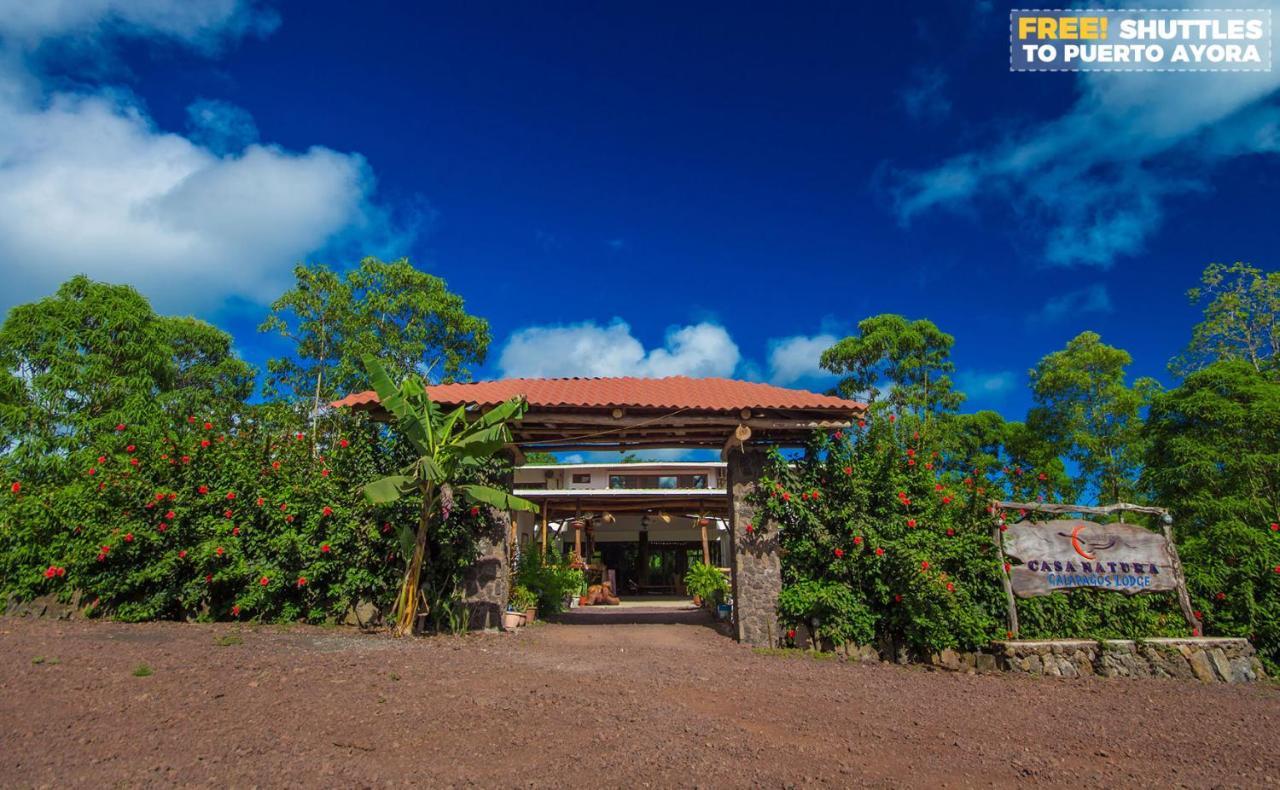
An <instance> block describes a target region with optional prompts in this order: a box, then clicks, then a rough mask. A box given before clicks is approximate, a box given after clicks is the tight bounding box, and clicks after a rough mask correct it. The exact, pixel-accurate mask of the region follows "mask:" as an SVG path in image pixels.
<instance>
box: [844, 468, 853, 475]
mask: <svg viewBox="0 0 1280 790" xmlns="http://www.w3.org/2000/svg"><path fill="white" fill-rule="evenodd" d="M844 473H845V475H851V474H853V467H852V466H846V467H845V468H844Z"/></svg>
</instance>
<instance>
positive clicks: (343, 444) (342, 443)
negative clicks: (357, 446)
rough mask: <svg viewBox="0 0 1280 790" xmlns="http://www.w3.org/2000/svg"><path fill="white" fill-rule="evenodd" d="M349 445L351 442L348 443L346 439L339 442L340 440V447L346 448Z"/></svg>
mask: <svg viewBox="0 0 1280 790" xmlns="http://www.w3.org/2000/svg"><path fill="white" fill-rule="evenodd" d="M348 444H350V442H348V441H347V440H346V439H339V440H338V446H339V447H346V446H347V445H348Z"/></svg>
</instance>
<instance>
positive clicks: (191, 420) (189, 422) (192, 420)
mask: <svg viewBox="0 0 1280 790" xmlns="http://www.w3.org/2000/svg"><path fill="white" fill-rule="evenodd" d="M195 422H196V418H195V417H194V416H191V417H187V424H188V425H195Z"/></svg>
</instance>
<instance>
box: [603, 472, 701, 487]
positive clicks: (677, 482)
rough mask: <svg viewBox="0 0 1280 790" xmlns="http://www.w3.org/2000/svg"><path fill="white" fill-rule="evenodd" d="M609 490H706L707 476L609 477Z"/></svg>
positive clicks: (621, 475) (619, 475) (615, 475)
mask: <svg viewBox="0 0 1280 790" xmlns="http://www.w3.org/2000/svg"><path fill="white" fill-rule="evenodd" d="M609 487H610V488H664V489H684V488H706V487H707V476H706V475H705V474H702V475H630V474H612V475H609Z"/></svg>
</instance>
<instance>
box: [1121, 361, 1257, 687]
mask: <svg viewBox="0 0 1280 790" xmlns="http://www.w3.org/2000/svg"><path fill="white" fill-rule="evenodd" d="M1149 430H1150V434H1151V443H1150V447H1149V448H1148V450H1147V459H1146V472H1145V475H1146V480H1147V483H1148V484H1149V485H1150V487H1151V489H1152V491H1153V493H1154V495H1155V497H1156V500H1157V501H1159V502H1160V503H1161V504H1162V505H1164V506H1166V507H1169V508H1170V509H1171V510H1172V511H1173V513H1174V514H1175V519H1176V520H1175V529H1176V530H1177V534H1178V536H1179V542H1180V544H1181V551H1182V557H1183V564H1184V566H1185V567H1186V569H1187V577H1188V581H1189V584H1190V587H1191V593H1192V596H1193V599H1194V601H1195V605H1196V608H1197V609H1198V610H1199V611H1201V612H1202V613H1203V615H1204V620H1205V626H1206V628H1207V629H1210V632H1211V633H1218V634H1225V635H1235V636H1246V637H1252V638H1253V639H1254V641H1255V643H1256V644H1257V645H1258V647H1259V649H1260V651H1261V652H1262V654H1263V656H1264V657H1265V658H1266V659H1267V660H1268V661H1269V662H1271V664H1272V666H1276V665H1277V664H1280V385H1277V384H1276V382H1275V381H1273V380H1272V379H1270V378H1269V377H1268V376H1267V375H1265V374H1264V373H1260V372H1259V371H1258V370H1257V369H1255V368H1254V366H1253V364H1252V363H1251V362H1249V361H1248V360H1244V359H1235V360H1228V361H1224V362H1215V363H1213V364H1211V365H1209V366H1208V367H1206V368H1204V369H1202V370H1199V371H1196V372H1194V373H1192V374H1191V375H1189V376H1188V377H1187V379H1186V380H1185V381H1184V382H1183V384H1182V386H1180V387H1178V388H1177V389H1175V390H1173V391H1171V392H1168V393H1165V394H1163V395H1161V396H1159V397H1158V398H1156V400H1155V403H1154V404H1153V405H1152V407H1151V419H1150V425H1149Z"/></svg>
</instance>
